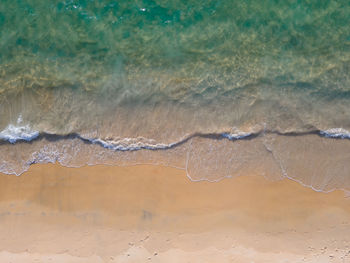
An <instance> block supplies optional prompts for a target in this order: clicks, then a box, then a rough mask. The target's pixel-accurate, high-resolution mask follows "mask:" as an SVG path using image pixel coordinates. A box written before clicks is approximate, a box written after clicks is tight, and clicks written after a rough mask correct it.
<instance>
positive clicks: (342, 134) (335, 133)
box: [320, 128, 350, 139]
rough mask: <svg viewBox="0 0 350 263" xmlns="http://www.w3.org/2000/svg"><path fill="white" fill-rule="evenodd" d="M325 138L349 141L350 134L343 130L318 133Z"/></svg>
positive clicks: (337, 129) (335, 129)
mask: <svg viewBox="0 0 350 263" xmlns="http://www.w3.org/2000/svg"><path fill="white" fill-rule="evenodd" d="M320 133H321V134H322V135H324V136H325V137H330V138H342V139H350V132H349V131H348V130H345V129H343V128H333V129H328V130H325V131H321V132H320Z"/></svg>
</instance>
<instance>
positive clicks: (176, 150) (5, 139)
mask: <svg viewBox="0 0 350 263" xmlns="http://www.w3.org/2000/svg"><path fill="white" fill-rule="evenodd" d="M349 25H350V2H349V1H343V0H332V1H317V0H305V1H288V0H287V1H277V0H259V1H258V0H247V1H234V0H216V1H210V0H206V1H201V0H187V1H182V0H171V1H170V0H164V1H153V0H144V1H107V0H101V1H92V0H80V1H73V0H66V1H62V0H53V1H41V0H16V1H13V0H2V1H1V2H0V171H1V172H4V173H11V174H17V175H19V174H21V173H22V172H23V171H25V170H27V169H28V167H29V166H30V165H31V164H33V163H45V162H60V163H61V164H63V165H67V166H82V165H86V164H89V165H93V164H111V165H132V164H139V163H153V164H163V165H170V166H175V167H179V168H182V169H185V170H186V171H187V174H188V176H189V177H190V178H191V179H192V180H210V181H216V180H220V179H222V178H224V177H232V176H238V175H242V174H247V173H250V172H252V173H259V174H262V175H264V176H267V177H269V178H272V179H280V178H285V177H288V178H291V179H293V180H296V181H298V182H300V183H302V184H304V185H306V186H309V187H312V188H314V189H315V190H318V191H329V190H333V189H336V188H341V189H350V26H349Z"/></svg>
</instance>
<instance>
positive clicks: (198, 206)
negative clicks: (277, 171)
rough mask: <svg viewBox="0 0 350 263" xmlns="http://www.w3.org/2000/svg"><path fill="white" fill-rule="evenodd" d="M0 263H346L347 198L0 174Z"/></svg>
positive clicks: (286, 189)
mask: <svg viewBox="0 0 350 263" xmlns="http://www.w3.org/2000/svg"><path fill="white" fill-rule="evenodd" d="M0 262H4V263H6V262H13V263H14V262H350V198H348V197H346V194H344V192H342V191H334V192H331V193H327V194H326V193H320V192H315V191H313V190H311V189H309V188H306V187H303V186H301V185H300V184H298V183H296V182H293V181H290V180H282V181H277V182H276V181H275V182H273V181H269V180H266V179H265V178H264V177H262V176H254V174H251V175H247V176H241V177H237V178H232V179H225V180H222V181H220V182H216V183H209V182H191V181H190V180H189V179H188V178H187V177H186V174H185V171H184V170H180V169H175V168H169V167H162V166H151V165H139V166H130V167H115V166H103V165H99V166H91V167H82V168H66V167H62V166H60V165H58V164H55V165H53V164H46V165H33V166H31V167H30V169H29V171H28V172H26V173H24V174H23V175H21V176H19V177H16V176H13V175H4V174H1V176H0Z"/></svg>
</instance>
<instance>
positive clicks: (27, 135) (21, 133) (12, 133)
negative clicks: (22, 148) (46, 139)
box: [0, 115, 39, 143]
mask: <svg viewBox="0 0 350 263" xmlns="http://www.w3.org/2000/svg"><path fill="white" fill-rule="evenodd" d="M21 123H22V116H21V115H20V116H19V117H18V119H17V125H13V124H9V125H8V126H7V127H6V128H5V129H4V130H3V131H1V132H0V139H1V140H6V141H9V142H10V143H15V142H16V141H18V140H25V141H31V140H33V139H35V138H36V137H38V136H39V132H38V131H35V130H33V129H32V128H31V127H30V126H29V125H28V124H27V125H21Z"/></svg>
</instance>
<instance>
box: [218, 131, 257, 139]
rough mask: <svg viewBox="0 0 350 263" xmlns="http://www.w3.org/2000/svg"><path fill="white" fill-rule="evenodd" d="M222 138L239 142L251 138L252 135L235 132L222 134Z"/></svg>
mask: <svg viewBox="0 0 350 263" xmlns="http://www.w3.org/2000/svg"><path fill="white" fill-rule="evenodd" d="M221 135H222V137H224V138H227V139H229V140H238V139H243V138H245V137H249V136H251V135H252V133H251V132H241V131H239V132H235V133H222V134H221Z"/></svg>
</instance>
